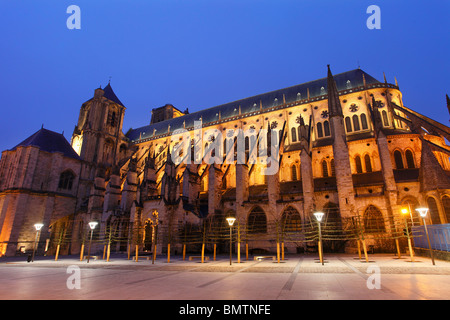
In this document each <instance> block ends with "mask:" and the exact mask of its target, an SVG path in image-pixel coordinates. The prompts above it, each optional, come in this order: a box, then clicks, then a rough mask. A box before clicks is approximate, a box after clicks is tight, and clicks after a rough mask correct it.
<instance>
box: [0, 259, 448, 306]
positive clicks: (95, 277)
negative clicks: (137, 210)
mask: <svg viewBox="0 0 450 320" xmlns="http://www.w3.org/2000/svg"><path fill="white" fill-rule="evenodd" d="M233 258H234V257H233ZM449 275H450V262H448V261H443V260H436V263H435V265H432V262H431V260H430V259H429V258H427V257H415V261H414V262H411V260H410V257H409V256H402V257H401V258H400V259H399V258H398V257H397V256H396V255H393V254H374V255H369V261H366V260H365V259H364V257H362V259H359V257H358V256H357V255H350V254H333V255H328V256H327V255H325V259H324V263H323V264H321V263H320V261H319V259H318V257H317V256H315V255H288V256H286V257H285V259H284V260H283V261H280V262H278V261H277V260H273V259H271V258H270V257H268V258H266V259H261V260H255V259H253V257H251V259H249V260H241V262H240V263H237V261H236V260H235V259H233V261H232V264H231V265H230V261H229V256H226V255H224V256H218V257H217V258H216V260H215V261H214V260H213V259H212V257H211V259H210V260H206V259H205V261H204V262H203V263H202V262H201V260H200V259H192V260H189V259H188V257H186V260H183V259H182V258H181V256H172V257H171V260H170V262H168V261H167V257H166V256H157V257H156V260H155V261H152V260H151V258H147V257H142V258H140V259H139V260H138V262H136V261H134V260H133V259H130V260H128V259H127V257H126V256H124V255H117V256H116V255H113V256H111V258H110V261H108V262H107V261H106V260H103V259H101V257H98V259H95V258H93V259H90V261H89V262H87V261H86V260H83V261H80V260H79V259H77V257H76V256H65V257H61V258H59V259H58V261H55V260H54V257H36V259H35V261H34V262H27V261H26V257H24V258H2V259H1V260H0V281H1V283H2V290H0V299H2V300H24V299H26V300H43V299H45V300H198V301H200V300H234V301H239V300H354V299H355V300H448V299H449V298H450V277H449Z"/></svg>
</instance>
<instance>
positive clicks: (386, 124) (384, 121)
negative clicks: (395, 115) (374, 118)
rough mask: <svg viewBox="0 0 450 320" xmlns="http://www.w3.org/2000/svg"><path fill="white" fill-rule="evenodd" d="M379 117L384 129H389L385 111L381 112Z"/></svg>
mask: <svg viewBox="0 0 450 320" xmlns="http://www.w3.org/2000/svg"><path fill="white" fill-rule="evenodd" d="M381 117H382V118H383V125H384V126H385V127H389V120H388V116H387V112H386V110H383V111H381Z"/></svg>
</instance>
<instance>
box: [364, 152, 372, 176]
mask: <svg viewBox="0 0 450 320" xmlns="http://www.w3.org/2000/svg"><path fill="white" fill-rule="evenodd" d="M364 164H365V165H366V172H372V163H371V161H370V156H369V155H368V154H366V155H365V156H364Z"/></svg>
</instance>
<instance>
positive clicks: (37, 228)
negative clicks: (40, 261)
mask: <svg viewBox="0 0 450 320" xmlns="http://www.w3.org/2000/svg"><path fill="white" fill-rule="evenodd" d="M43 226H44V225H43V224H42V223H35V224H34V228H35V229H36V237H35V238H34V244H33V256H32V257H31V262H33V261H34V253H35V251H36V243H37V240H38V237H39V231H41V229H42V227H43Z"/></svg>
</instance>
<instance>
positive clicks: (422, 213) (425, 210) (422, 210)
mask: <svg viewBox="0 0 450 320" xmlns="http://www.w3.org/2000/svg"><path fill="white" fill-rule="evenodd" d="M416 211H417V212H419V215H420V216H421V217H422V220H423V225H424V227H425V234H426V235H427V241H428V248H429V249H430V256H431V262H432V263H433V266H434V265H435V263H434V255H433V249H432V248H431V243H430V236H429V235H428V228H427V222H426V221H425V217H426V216H427V213H428V208H425V207H422V208H417V209H416Z"/></svg>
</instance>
